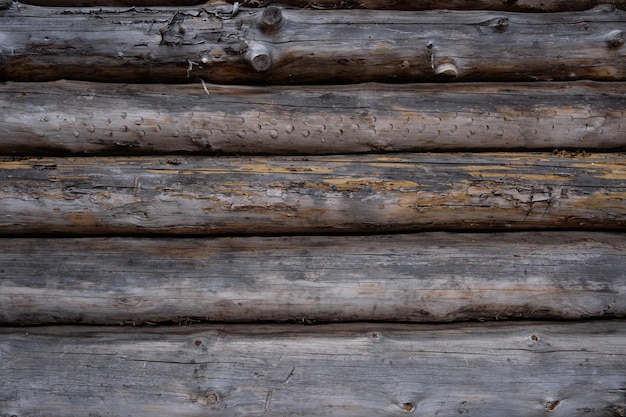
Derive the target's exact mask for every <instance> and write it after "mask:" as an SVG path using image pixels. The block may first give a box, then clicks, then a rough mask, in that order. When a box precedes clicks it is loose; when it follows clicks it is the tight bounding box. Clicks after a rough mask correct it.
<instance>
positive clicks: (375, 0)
mask: <svg viewBox="0 0 626 417" xmlns="http://www.w3.org/2000/svg"><path fill="white" fill-rule="evenodd" d="M2 1H3V3H0V5H1V4H6V5H7V6H6V7H8V5H9V4H11V0H2ZM22 3H25V4H34V5H39V6H47V7H98V6H110V7H123V6H136V7H145V6H190V5H194V4H200V3H203V1H202V0H26V1H22ZM229 3H234V0H229ZM239 3H240V4H241V5H243V6H245V7H265V6H267V5H269V4H276V5H282V6H291V7H294V6H295V7H304V8H307V9H382V10H394V9H395V10H431V9H452V10H454V9H458V10H501V11H510V12H537V11H539V12H559V11H572V10H587V9H591V8H593V7H596V6H599V5H601V4H613V5H615V6H616V7H619V8H622V9H624V8H626V1H625V0H512V1H502V0H242V1H240V2H239ZM0 7H1V6H0Z"/></svg>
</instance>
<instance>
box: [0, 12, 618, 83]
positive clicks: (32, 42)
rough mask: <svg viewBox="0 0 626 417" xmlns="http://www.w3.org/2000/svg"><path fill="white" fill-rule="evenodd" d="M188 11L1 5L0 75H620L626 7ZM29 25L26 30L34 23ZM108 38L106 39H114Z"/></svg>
mask: <svg viewBox="0 0 626 417" xmlns="http://www.w3.org/2000/svg"><path fill="white" fill-rule="evenodd" d="M272 10H274V12H270V13H269V14H270V15H271V17H273V18H274V22H275V25H273V26H270V27H267V26H266V25H265V26H264V25H261V23H260V21H261V20H263V18H264V17H267V16H263V13H264V12H263V11H261V10H255V9H243V8H242V9H240V10H238V12H237V13H236V14H233V6H231V5H223V6H202V7H187V8H169V9H168V8H152V9H150V8H136V7H133V8H126V9H120V8H118V9H115V8H84V9H80V8H74V9H63V8H43V7H38V6H30V5H22V4H18V3H14V4H13V5H12V6H11V7H9V8H8V9H6V10H1V11H0V26H1V27H2V32H1V33H0V80H15V81H47V80H55V79H61V78H65V79H76V80H89V81H112V80H114V81H116V82H163V81H169V82H172V81H175V82H198V80H199V79H202V80H204V81H205V82H214V83H230V84H234V83H261V82H263V83H271V84H303V83H335V84H336V83H358V82H368V81H382V82H410V81H429V80H440V81H441V80H465V81H471V80H475V81H497V80H501V81H523V80H526V81H529V80H533V81H536V80H565V81H572V80H577V79H592V80H603V81H608V80H612V81H616V80H624V79H625V76H626V72H625V69H626V47H625V46H624V42H625V38H626V35H625V33H626V12H624V11H622V10H619V9H616V8H615V7H614V6H612V5H604V6H598V7H596V8H594V9H591V10H588V11H583V12H563V13H534V14H531V13H509V12H495V11H493V12H490V11H442V10H435V11H422V12H411V11H404V12H389V11H370V10H366V11H363V10H348V11H344V10H335V11H333V12H332V13H329V12H328V11H315V10H284V11H283V12H282V14H281V13H280V9H276V8H274V9H272ZM33 27H36V28H38V30H37V31H33V30H32V28H33ZM113 46H114V47H113Z"/></svg>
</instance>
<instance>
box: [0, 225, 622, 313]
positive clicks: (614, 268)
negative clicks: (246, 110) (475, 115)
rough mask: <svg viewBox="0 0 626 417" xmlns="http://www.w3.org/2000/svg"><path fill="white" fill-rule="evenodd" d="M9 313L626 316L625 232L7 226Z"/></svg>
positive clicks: (3, 281) (2, 277) (5, 304)
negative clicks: (159, 234)
mask: <svg viewBox="0 0 626 417" xmlns="http://www.w3.org/2000/svg"><path fill="white" fill-rule="evenodd" d="M0 265H2V269H0V322H1V323H5V324H12V325H16V324H20V325H23V324H39V323H85V324H86V323H91V324H94V323H95V324H106V323H109V324H115V323H133V324H134V323H138V324H141V323H144V322H172V321H181V322H190V321H195V320H202V321H206V320H211V321H239V322H244V321H255V320H265V321H286V320H290V321H298V322H300V321H306V322H310V321H359V320H362V321H372V320H374V321H412V322H416V321H419V322H433V323H436V322H449V321H463V320H495V319H497V320H502V319H580V318H590V317H596V318H597V317H602V318H605V319H606V318H611V317H624V316H626V270H625V269H624V265H626V237H624V235H623V234H608V233H598V232H595V233H587V232H582V233H581V232H565V233H562V232H537V233H504V234H501V233H489V234H472V233H463V234H450V233H420V234H410V235H384V236H352V237H336V236H335V237H318V236H297V237H275V238H259V237H246V238H215V239H206V238H196V239H162V238H160V239H137V238H82V239H0Z"/></svg>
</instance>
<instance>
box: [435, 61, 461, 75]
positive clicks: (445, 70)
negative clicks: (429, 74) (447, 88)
mask: <svg viewBox="0 0 626 417" xmlns="http://www.w3.org/2000/svg"><path fill="white" fill-rule="evenodd" d="M435 74H436V75H443V76H446V77H449V78H456V77H458V75H459V69H458V68H457V67H456V65H454V64H453V63H451V62H444V63H442V64H439V65H437V67H435Z"/></svg>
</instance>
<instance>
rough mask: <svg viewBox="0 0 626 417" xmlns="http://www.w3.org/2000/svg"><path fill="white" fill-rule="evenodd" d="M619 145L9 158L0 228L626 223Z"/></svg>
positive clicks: (297, 229)
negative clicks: (615, 149) (611, 148)
mask: <svg viewBox="0 0 626 417" xmlns="http://www.w3.org/2000/svg"><path fill="white" fill-rule="evenodd" d="M625 161H626V159H625V157H624V156H622V155H619V154H593V155H587V154H580V155H575V154H572V155H550V154H523V153H520V154H512V155H507V154H466V155H461V154H433V155H430V154H398V155H386V156H367V157H365V156H361V157H359V156H346V157H340V156H328V157H293V158H287V157H284V158H280V157H268V158H261V157H256V158H244V157H240V158H234V157H233V158H227V157H223V158H202V157H186V158H182V157H181V158H174V157H169V158H168V157H163V158H149V157H143V158H128V157H126V158H122V157H119V158H96V157H93V158H26V159H22V158H5V160H4V162H1V163H0V213H2V216H1V217H0V233H2V234H11V233H31V234H32V233H81V234H82V233H86V234H128V233H139V234H143V233H175V234H181V233H182V234H187V233H189V234H205V233H211V234H285V233H287V234H297V233H315V234H319V233H342V232H343V233H346V232H350V233H352V232H359V233H370V232H398V231H415V230H433V229H452V230H454V229H460V230H477V229H480V230H482V229H489V230H492V231H495V230H497V229H507V230H520V229H537V228H567V229H592V228H593V229H604V230H624V229H626V205H625V204H624V201H625V199H626V169H625V167H626V162H625Z"/></svg>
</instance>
